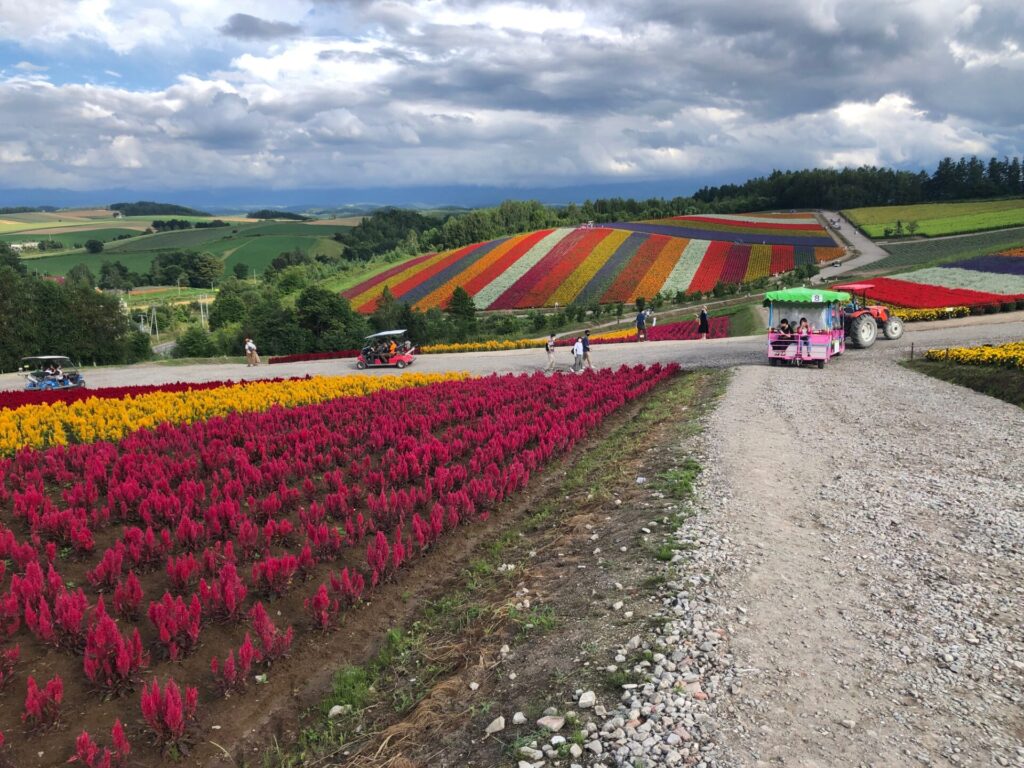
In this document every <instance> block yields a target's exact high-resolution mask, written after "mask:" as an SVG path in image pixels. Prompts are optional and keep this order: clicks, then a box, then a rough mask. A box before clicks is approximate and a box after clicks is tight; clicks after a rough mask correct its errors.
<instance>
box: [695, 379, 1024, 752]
mask: <svg viewBox="0 0 1024 768" xmlns="http://www.w3.org/2000/svg"><path fill="white" fill-rule="evenodd" d="M858 369H859V373H860V374H861V375H860V376H849V375H844V374H841V373H840V372H839V369H838V367H833V368H831V369H830V370H826V371H824V372H818V371H815V372H813V373H812V372H810V371H790V370H781V371H780V370H777V369H772V368H763V367H746V368H741V369H739V370H738V372H737V374H736V376H735V377H734V380H733V382H732V384H731V386H730V388H729V390H728V392H727V394H726V396H725V397H724V399H723V401H722V403H721V406H720V408H719V409H718V410H717V412H716V414H715V416H714V417H713V419H712V420H711V424H710V428H709V433H708V439H709V444H710V446H711V450H712V456H713V459H714V461H713V469H712V470H710V472H709V476H708V478H707V479H708V485H707V486H706V488H705V501H706V502H707V501H708V500H711V501H712V502H717V503H714V504H713V508H712V505H711V504H708V507H709V509H708V514H710V516H711V524H712V525H713V527H714V528H715V529H716V530H717V531H718V532H719V534H720V535H721V536H723V537H725V538H726V539H727V540H729V541H731V542H732V544H733V545H734V546H735V547H736V550H737V556H736V558H735V559H734V560H733V562H734V563H739V564H740V565H739V566H738V567H735V568H732V569H730V570H726V571H725V572H724V573H722V574H721V575H720V581H719V584H718V587H719V588H718V593H719V596H720V600H721V602H720V604H719V605H718V608H719V618H720V620H721V621H722V622H723V623H725V624H728V625H729V626H730V633H731V635H732V644H731V649H730V652H731V654H732V663H733V664H734V668H733V672H732V674H731V677H732V679H733V680H734V681H735V683H734V684H733V686H732V687H731V688H730V689H729V690H731V691H732V692H731V693H730V692H729V690H726V689H725V687H724V686H723V689H722V694H723V697H722V698H721V699H720V700H719V702H718V704H719V711H722V712H729V711H731V712H732V715H726V716H724V717H723V718H722V721H721V723H720V727H721V732H720V734H719V735H720V741H721V744H720V746H721V750H722V754H721V755H720V758H721V762H720V763H719V764H721V765H758V766H759V765H776V764H785V765H797V766H823V765H835V766H838V765H844V766H846V765H872V766H875V765H877V766H892V765H912V764H922V765H1021V764H1024V763H1022V761H1024V741H1022V740H1024V718H1022V716H1021V708H1020V707H1021V701H1022V696H1024V631H1022V629H1021V627H1022V624H1021V622H1022V620H1024V604H1022V600H1021V587H1020V585H1021V583H1022V579H1024V558H1022V557H1021V553H1022V552H1024V490H1022V488H1021V485H1020V483H1019V472H1020V467H1021V465H1020V462H1019V453H1018V451H1019V446H1020V444H1021V441H1022V440H1024V412H1022V411H1021V410H1020V409H1019V408H1015V407H1013V406H1010V405H1006V404H1003V403H1000V402H998V401H996V400H993V399H991V398H988V397H984V396H982V395H978V394H975V393H973V392H970V391H967V390H963V389H960V388H957V387H954V386H952V385H948V384H945V383H942V382H937V381H934V380H932V379H930V378H928V377H924V376H920V375H918V374H915V373H912V372H909V371H906V370H904V369H902V368H899V367H898V366H896V365H894V364H892V363H889V362H886V361H881V360H878V361H868V360H864V361H862V362H861V363H860V364H859V365H858ZM808 373H812V375H807V374H808ZM819 374H820V375H819ZM864 382H885V387H884V388H885V396H884V397H881V396H878V395H877V394H876V388H875V387H874V386H864V384H863V383H864ZM840 430H841V431H840ZM858 434H862V435H865V438H866V439H859V440H848V439H846V438H848V437H852V436H854V435H858ZM737 621H739V622H740V623H739V625H738V626H736V625H735V622H737ZM726 677H730V675H726Z"/></svg>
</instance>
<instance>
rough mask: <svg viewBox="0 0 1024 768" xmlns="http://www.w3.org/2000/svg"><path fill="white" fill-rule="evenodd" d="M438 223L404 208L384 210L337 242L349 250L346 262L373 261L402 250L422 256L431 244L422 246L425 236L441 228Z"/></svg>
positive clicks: (407, 253) (344, 232) (366, 219)
mask: <svg viewBox="0 0 1024 768" xmlns="http://www.w3.org/2000/svg"><path fill="white" fill-rule="evenodd" d="M437 225H438V220H437V219H436V218H433V217H430V216H424V215H423V214H421V213H418V212H417V211H409V210H405V209H403V208H382V209H380V210H378V211H374V213H373V214H372V215H370V216H367V217H366V218H364V219H363V220H362V221H361V222H359V224H357V225H356V226H354V227H352V228H351V229H348V230H345V231H342V232H337V233H335V235H334V239H335V240H337V241H338V242H339V243H341V244H342V245H344V246H345V258H347V259H351V260H354V261H369V260H370V259H372V258H373V257H374V256H381V255H383V254H385V253H388V252H389V251H393V250H395V249H397V248H400V249H401V250H402V252H403V254H405V255H414V254H416V253H419V252H420V250H421V249H422V248H423V247H430V245H431V243H429V242H427V243H421V235H423V233H424V232H427V231H429V230H433V229H435V228H436V227H437Z"/></svg>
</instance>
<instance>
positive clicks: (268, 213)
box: [245, 208, 309, 221]
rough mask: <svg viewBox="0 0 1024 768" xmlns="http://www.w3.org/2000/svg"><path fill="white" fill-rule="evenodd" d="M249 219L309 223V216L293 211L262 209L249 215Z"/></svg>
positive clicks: (247, 215) (247, 216)
mask: <svg viewBox="0 0 1024 768" xmlns="http://www.w3.org/2000/svg"><path fill="white" fill-rule="evenodd" d="M245 217H246V218H247V219H287V220H288V221H309V216H303V215H302V214H301V213H292V212H291V211H275V210H274V209H273V208H261V209H260V210H258V211H253V212H252V213H247V214H246V215H245Z"/></svg>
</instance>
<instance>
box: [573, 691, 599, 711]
mask: <svg viewBox="0 0 1024 768" xmlns="http://www.w3.org/2000/svg"><path fill="white" fill-rule="evenodd" d="M595 703H597V695H596V694H595V693H594V692H593V691H584V692H583V694H581V695H580V698H579V701H578V702H576V706H578V707H579V708H580V709H590V708H591V707H593V706H594V704H595Z"/></svg>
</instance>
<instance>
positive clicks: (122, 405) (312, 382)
mask: <svg viewBox="0 0 1024 768" xmlns="http://www.w3.org/2000/svg"><path fill="white" fill-rule="evenodd" d="M468 376H469V374H466V373H430V374H427V373H406V374H404V375H402V376H379V377H369V376H317V377H314V378H311V379H297V380H294V381H276V382H272V381H254V382H248V383H244V384H232V385H226V386H223V387H216V388H214V389H202V390H189V391H185V392H150V393H147V394H144V395H138V396H135V397H132V396H128V397H125V398H121V399H111V398H97V397H90V398H88V399H87V400H78V401H75V402H73V403H64V402H54V403H46V404H38V405H25V406H22V407H21V408H16V409H13V410H4V411H0V455H10V454H12V453H14V452H15V451H17V450H19V449H21V448H26V447H32V448H47V447H49V446H52V445H67V444H70V443H91V442H95V441H97V440H119V439H121V438H122V437H124V436H125V435H127V434H128V433H129V432H134V431H136V430H139V429H149V428H152V427H155V426H156V425H158V424H163V423H170V424H190V423H192V422H195V421H202V420H204V419H209V418H212V417H214V416H223V415H224V414H228V413H232V412H235V411H238V412H244V413H253V412H258V411H266V410H268V409H270V408H272V407H273V406H275V405H281V406H285V407H294V406H299V405H310V404H313V403H323V402H326V401H328V400H334V399H336V398H339V397H352V396H360V395H368V394H370V393H372V392H377V391H378V390H382V389H388V390H390V389H401V388H403V387H422V386H426V385H427V384H432V383H434V382H437V381H450V380H459V379H465V378H468Z"/></svg>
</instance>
